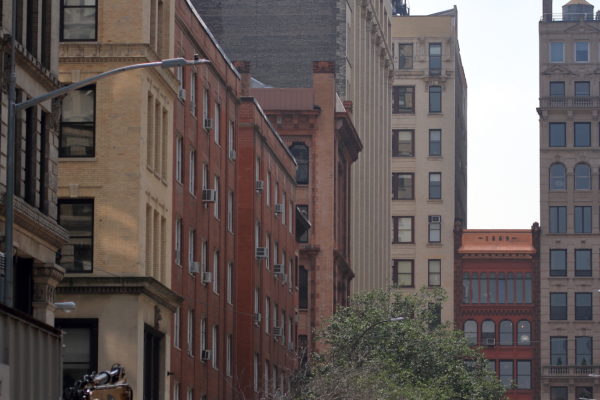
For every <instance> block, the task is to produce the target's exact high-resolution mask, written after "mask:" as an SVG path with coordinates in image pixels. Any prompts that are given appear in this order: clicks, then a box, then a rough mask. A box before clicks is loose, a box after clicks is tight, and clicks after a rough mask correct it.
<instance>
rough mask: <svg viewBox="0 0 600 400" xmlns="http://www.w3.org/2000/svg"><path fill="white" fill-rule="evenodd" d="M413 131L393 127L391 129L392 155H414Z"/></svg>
mask: <svg viewBox="0 0 600 400" xmlns="http://www.w3.org/2000/svg"><path fill="white" fill-rule="evenodd" d="M414 140H415V131H413V130H401V129H394V130H393V131H392V157H414V156H415V142H414Z"/></svg>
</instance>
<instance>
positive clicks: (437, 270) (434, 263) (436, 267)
mask: <svg viewBox="0 0 600 400" xmlns="http://www.w3.org/2000/svg"><path fill="white" fill-rule="evenodd" d="M428 264H429V265H428V270H429V271H428V272H429V274H428V275H429V280H428V281H429V286H441V285H442V260H429V262H428Z"/></svg>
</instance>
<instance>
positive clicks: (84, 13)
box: [57, 0, 181, 399]
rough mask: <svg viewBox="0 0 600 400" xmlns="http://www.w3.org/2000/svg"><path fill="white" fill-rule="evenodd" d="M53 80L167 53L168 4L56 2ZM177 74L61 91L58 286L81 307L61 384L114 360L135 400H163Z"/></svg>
mask: <svg viewBox="0 0 600 400" xmlns="http://www.w3.org/2000/svg"><path fill="white" fill-rule="evenodd" d="M60 11H61V13H60V16H61V30H60V80H61V81H62V82H65V83H68V82H76V81H79V80H81V79H84V78H87V77H90V76H94V75H96V74H98V73H101V72H103V71H107V70H110V69H113V68H116V67H120V66H124V65H129V64H135V63H142V62H148V61H156V60H159V59H165V58H171V57H173V54H174V50H173V43H174V40H173V31H174V2H165V1H160V0H149V1H142V0H133V1H132V0H117V1H111V2H100V1H94V0H92V1H86V2H84V3H81V2H72V4H68V3H67V2H64V3H63V6H62V9H61V10H60ZM177 89H178V82H177V79H176V76H175V71H172V70H169V69H162V68H147V69H139V70H135V71H129V72H125V73H122V74H119V75H115V76H113V77H110V78H107V79H104V80H100V81H98V82H97V83H96V84H95V85H90V86H87V87H84V88H82V89H80V90H77V91H74V92H72V93H70V94H68V95H67V96H66V97H65V98H64V99H63V112H62V119H61V132H60V140H59V157H60V158H59V160H60V161H59V180H58V213H59V222H60V223H61V225H62V226H64V227H65V228H67V229H68V231H69V233H70V235H71V239H70V242H69V244H68V245H66V246H64V247H63V248H62V250H61V252H60V255H59V258H60V263H61V265H62V266H63V267H64V268H65V269H66V272H67V273H66V276H65V279H64V280H63V282H62V284H61V286H60V287H59V289H58V296H59V298H60V299H62V300H70V301H75V302H76V303H77V309H76V310H75V311H74V312H72V313H71V314H69V315H68V318H63V319H60V320H57V326H60V327H61V328H62V329H63V330H64V331H65V332H66V335H65V358H64V378H65V379H64V381H65V385H68V384H70V383H72V381H73V380H76V379H78V378H80V377H81V375H82V374H84V373H87V372H88V371H90V370H98V369H100V370H103V369H107V368H110V366H111V365H112V364H114V363H120V364H122V365H123V366H124V367H125V369H126V372H127V377H128V381H129V383H130V384H131V386H132V387H133V390H134V399H159V398H160V399H166V398H169V389H168V384H167V383H168V380H167V379H168V378H167V376H168V374H167V372H168V371H169V360H170V354H169V351H170V348H171V346H170V338H171V336H172V335H171V322H172V316H173V313H174V312H175V309H176V306H177V304H178V303H179V301H180V300H181V299H180V298H179V296H177V295H175V294H174V293H173V292H172V291H171V290H170V289H169V287H170V280H171V264H172V263H171V260H172V258H171V257H173V253H172V239H171V236H172V235H171V222H170V221H171V213H172V196H173V182H172V177H173V174H172V171H173V152H172V149H173V143H172V141H173V137H174V134H173V107H174V102H175V101H177V100H176V99H177V96H178V93H177Z"/></svg>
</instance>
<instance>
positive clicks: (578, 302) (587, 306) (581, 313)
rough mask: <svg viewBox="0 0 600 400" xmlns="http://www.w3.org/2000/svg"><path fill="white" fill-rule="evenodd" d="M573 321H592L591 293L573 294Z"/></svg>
mask: <svg viewBox="0 0 600 400" xmlns="http://www.w3.org/2000/svg"><path fill="white" fill-rule="evenodd" d="M575 319H576V320H584V321H590V320H591V319H592V294H591V293H575Z"/></svg>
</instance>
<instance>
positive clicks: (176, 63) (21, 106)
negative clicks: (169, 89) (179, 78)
mask: <svg viewBox="0 0 600 400" xmlns="http://www.w3.org/2000/svg"><path fill="white" fill-rule="evenodd" d="M209 62H210V60H206V59H197V60H196V59H194V60H186V59H185V58H181V57H179V58H169V59H166V60H161V61H153V62H147V63H140V64H132V65H126V66H124V67H119V68H115V69H111V70H110V71H105V72H102V73H100V74H98V75H94V76H91V77H89V78H86V79H83V80H81V81H79V82H74V83H71V84H70V85H67V86H63V87H61V88H58V89H56V90H53V91H51V92H48V93H44V94H43V95H41V96H37V97H33V98H31V99H29V100H26V101H23V102H21V103H16V104H15V109H16V111H21V110H25V109H27V108H29V107H32V106H35V105H36V104H39V103H41V102H44V101H46V100H49V99H53V98H55V97H58V96H61V95H63V94H65V93H68V92H70V91H72V90H77V89H80V88H82V87H84V86H87V85H89V84H91V83H94V82H97V81H99V80H100V79H103V78H106V77H108V76H111V75H116V74H119V73H121V72H125V71H131V70H134V69H141V68H152V67H163V68H173V67H184V66H187V65H196V64H205V63H209Z"/></svg>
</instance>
